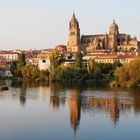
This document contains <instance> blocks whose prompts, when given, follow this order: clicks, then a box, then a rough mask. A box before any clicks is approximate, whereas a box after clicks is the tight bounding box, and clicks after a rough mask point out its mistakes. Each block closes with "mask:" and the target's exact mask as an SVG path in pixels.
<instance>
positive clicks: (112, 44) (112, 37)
mask: <svg viewBox="0 0 140 140" xmlns="http://www.w3.org/2000/svg"><path fill="white" fill-rule="evenodd" d="M118 35H119V27H118V25H117V24H116V23H115V20H113V23H112V24H111V26H110V28H109V49H111V50H117V46H118V43H117V38H118Z"/></svg>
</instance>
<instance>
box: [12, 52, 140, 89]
mask: <svg viewBox="0 0 140 140" xmlns="http://www.w3.org/2000/svg"><path fill="white" fill-rule="evenodd" d="M64 61H65V57H64V55H63V54H60V53H59V52H58V51H57V50H55V51H53V53H52V55H51V56H50V71H39V69H38V68H37V67H36V66H34V65H26V62H25V55H24V54H21V55H20V56H19V60H18V61H14V62H13V63H12V64H11V67H10V70H11V73H12V74H13V75H14V77H18V78H19V77H20V78H22V80H31V81H34V80H35V81H43V80H51V81H70V82H72V81H100V80H105V81H112V82H111V85H112V86H129V87H135V86H140V74H139V73H140V61H139V60H134V61H132V62H131V63H126V64H124V65H122V64H120V62H118V61H116V62H114V63H113V64H105V63H97V62H96V61H95V60H94V59H90V60H89V61H88V62H87V67H85V66H84V64H83V55H82V53H81V52H78V53H77V54H76V55H75V62H74V64H70V65H69V66H64V63H63V62H64Z"/></svg>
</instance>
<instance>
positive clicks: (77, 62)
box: [75, 52, 83, 68]
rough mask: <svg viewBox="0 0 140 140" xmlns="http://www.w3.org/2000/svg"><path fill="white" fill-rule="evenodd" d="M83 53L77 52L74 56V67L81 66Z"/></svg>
mask: <svg viewBox="0 0 140 140" xmlns="http://www.w3.org/2000/svg"><path fill="white" fill-rule="evenodd" d="M82 61H83V54H82V53H81V52H77V53H76V56H75V68H82Z"/></svg>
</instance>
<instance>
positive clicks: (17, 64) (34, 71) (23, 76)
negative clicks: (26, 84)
mask: <svg viewBox="0 0 140 140" xmlns="http://www.w3.org/2000/svg"><path fill="white" fill-rule="evenodd" d="M10 71H11V73H12V74H13V76H14V77H15V78H17V79H19V80H32V81H33V80H40V81H43V80H48V79H49V71H43V70H42V71H39V69H38V68H37V67H36V66H34V65H30V64H28V65H26V61H25V55H24V54H23V53H22V54H20V55H19V59H18V61H13V62H12V64H11V66H10Z"/></svg>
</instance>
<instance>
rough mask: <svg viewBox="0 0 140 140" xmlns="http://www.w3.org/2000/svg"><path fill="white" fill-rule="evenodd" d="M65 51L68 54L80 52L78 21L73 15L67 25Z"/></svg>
mask: <svg viewBox="0 0 140 140" xmlns="http://www.w3.org/2000/svg"><path fill="white" fill-rule="evenodd" d="M67 50H68V51H70V52H78V51H80V50H81V49H80V28H79V23H78V20H77V19H76V17H75V13H73V16H72V19H71V21H70V23H69V40H68V45H67Z"/></svg>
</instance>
